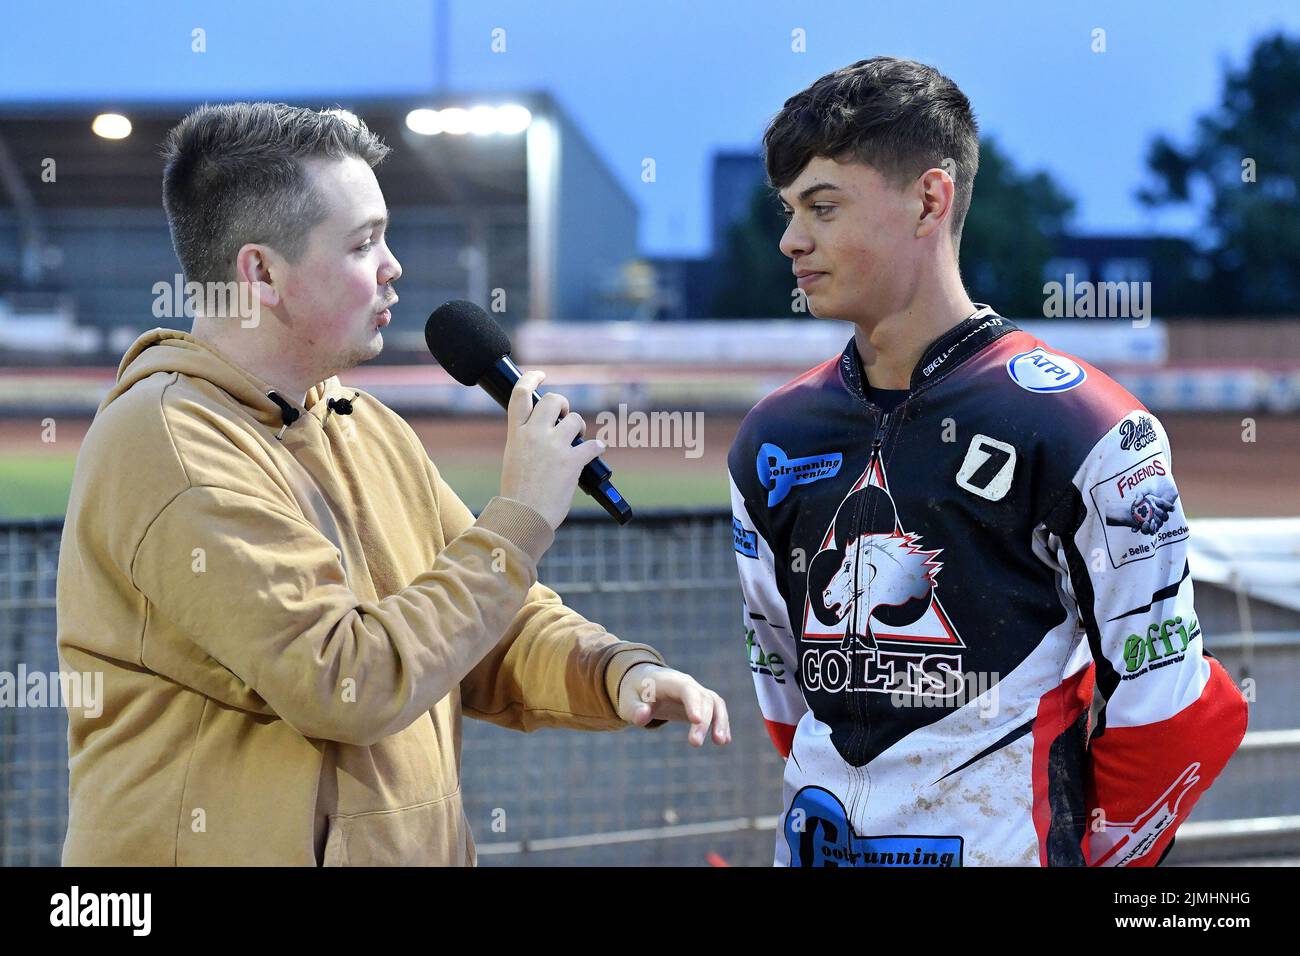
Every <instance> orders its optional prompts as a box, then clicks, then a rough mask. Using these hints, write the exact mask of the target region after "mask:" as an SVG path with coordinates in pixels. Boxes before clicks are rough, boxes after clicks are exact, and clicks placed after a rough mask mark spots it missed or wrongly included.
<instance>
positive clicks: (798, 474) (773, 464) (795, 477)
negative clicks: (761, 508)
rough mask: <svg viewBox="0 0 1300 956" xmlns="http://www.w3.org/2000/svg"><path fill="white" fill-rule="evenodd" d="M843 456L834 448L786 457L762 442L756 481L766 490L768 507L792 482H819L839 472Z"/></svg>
mask: <svg viewBox="0 0 1300 956" xmlns="http://www.w3.org/2000/svg"><path fill="white" fill-rule="evenodd" d="M843 462H844V456H843V455H842V454H841V453H840V452H838V451H836V452H831V453H830V454H827V455H810V456H809V457H807V458H787V457H786V454H785V452H784V451H782V450H781V449H780V448H778V447H777V446H776V445H773V444H770V443H768V442H764V443H763V445H762V447H761V448H759V449H758V461H757V462H756V464H757V466H758V480H759V482H760V483H761V484H762V486H763V487H764V488H766V489H767V506H768V507H769V508H771V507H774V506H775V505H778V504H780V503H781V502H782V501H784V500H785V496H786V495H788V494H789V493H790V489H791V488H793V487H794V486H795V485H806V484H808V483H809V482H813V481H821V480H822V479H823V478H830V477H833V476H834V475H837V474H839V471H840V465H841V464H843Z"/></svg>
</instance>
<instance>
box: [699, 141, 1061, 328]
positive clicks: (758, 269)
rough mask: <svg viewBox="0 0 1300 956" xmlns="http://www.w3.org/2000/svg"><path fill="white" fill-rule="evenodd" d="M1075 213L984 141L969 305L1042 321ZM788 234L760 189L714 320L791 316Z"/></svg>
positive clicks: (969, 220)
mask: <svg viewBox="0 0 1300 956" xmlns="http://www.w3.org/2000/svg"><path fill="white" fill-rule="evenodd" d="M1073 210H1074V201H1073V200H1072V199H1070V198H1069V197H1068V196H1067V195H1065V193H1064V192H1063V191H1062V190H1061V188H1060V187H1059V186H1058V185H1057V184H1056V182H1055V181H1054V180H1053V179H1052V178H1051V177H1050V176H1049V175H1048V174H1047V173H1045V172H1036V173H1029V174H1024V173H1020V172H1018V171H1017V170H1016V169H1015V167H1014V166H1013V164H1012V162H1011V159H1010V157H1008V156H1007V155H1006V154H1005V153H1004V152H1003V151H1002V150H1001V149H1000V147H999V146H998V144H997V142H996V141H995V140H993V139H992V138H989V137H986V138H985V140H984V142H983V143H982V144H981V146H980V171H979V174H978V175H977V176H976V177H975V190H974V195H973V198H972V201H971V208H970V211H969V212H968V213H967V216H966V225H965V227H964V228H963V230H962V241H961V268H962V273H963V275H964V276H965V278H966V283H967V289H968V290H969V291H970V293H971V296H972V298H974V299H976V300H978V301H981V302H988V303H990V304H991V305H993V307H994V308H996V309H997V310H998V311H999V312H1001V313H1002V314H1004V315H1008V316H1014V315H1026V314H1027V315H1040V314H1041V313H1042V308H1043V305H1042V303H1043V266H1044V265H1045V264H1046V262H1047V260H1048V259H1049V258H1051V255H1052V249H1053V243H1054V241H1055V239H1056V237H1057V236H1058V235H1059V234H1060V233H1061V231H1062V230H1063V229H1064V226H1065V222H1066V220H1067V218H1068V217H1069V215H1070V213H1071V212H1073ZM784 230H785V223H784V220H783V219H782V216H781V212H780V204H779V203H778V202H777V200H776V197H775V195H774V194H773V191H772V189H771V188H770V187H768V186H759V187H758V188H757V189H755V190H754V195H753V198H752V199H751V201H750V205H749V213H748V215H747V216H746V217H745V218H744V219H742V220H740V221H738V222H736V223H733V224H732V226H731V228H730V229H729V230H728V233H727V244H726V250H725V253H724V255H723V258H722V273H723V274H722V277H721V278H722V284H721V286H720V290H719V292H718V295H717V297H716V298H715V302H714V312H715V314H717V315H719V316H723V317H741V316H747V317H769V318H770V317H773V316H790V315H792V314H794V313H792V311H791V301H792V299H791V291H792V290H793V289H794V287H795V286H794V279H793V277H792V275H791V272H790V260H789V259H787V258H786V257H785V256H784V255H783V254H782V253H781V251H780V249H779V248H778V244H779V243H780V241H781V234H782V232H784Z"/></svg>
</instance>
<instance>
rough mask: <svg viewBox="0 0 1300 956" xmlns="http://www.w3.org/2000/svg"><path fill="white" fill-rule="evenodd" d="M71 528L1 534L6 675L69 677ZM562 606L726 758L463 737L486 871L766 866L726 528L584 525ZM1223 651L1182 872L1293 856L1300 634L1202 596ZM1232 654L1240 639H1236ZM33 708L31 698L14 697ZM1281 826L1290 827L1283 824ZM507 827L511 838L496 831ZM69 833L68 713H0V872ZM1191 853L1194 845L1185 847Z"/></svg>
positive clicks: (761, 737)
mask: <svg viewBox="0 0 1300 956" xmlns="http://www.w3.org/2000/svg"><path fill="white" fill-rule="evenodd" d="M61 531H62V520H61V519H57V518H55V519H48V520H28V521H10V522H5V523H3V524H0V673H8V674H16V673H17V672H18V670H19V667H20V666H21V667H22V668H25V670H26V671H27V673H29V674H30V673H33V672H36V671H41V672H44V673H47V674H48V673H49V672H51V671H56V670H57V669H58V656H57V651H56V646H55V634H56V627H55V607H54V598H55V572H56V569H57V566H58V549H59V540H60V535H61ZM541 578H542V580H543V581H545V582H546V583H547V584H549V585H550V586H552V587H553V588H555V589H556V590H557V591H559V593H560V594H561V595H563V597H564V599H565V601H566V603H568V604H569V605H570V606H571V607H573V608H575V609H576V610H578V611H579V612H581V613H582V614H584V615H586V616H587V617H589V618H591V619H593V620H596V621H599V622H601V623H602V624H604V625H605V626H606V627H608V628H609V629H610V630H611V631H613V632H614V633H615V634H618V635H619V636H620V637H623V638H625V639H627V640H632V641H641V642H645V643H648V644H651V645H653V646H654V647H656V648H658V649H659V650H660V651H661V652H662V653H663V654H664V656H665V657H666V658H667V659H668V661H669V662H670V663H671V664H672V665H673V666H676V667H679V668H681V669H683V670H686V671H688V672H690V673H692V674H694V675H695V676H696V678H697V679H699V680H700V682H701V683H703V684H705V685H706V686H708V687H711V688H713V689H715V690H717V691H718V692H719V693H721V694H722V695H723V697H724V698H725V699H726V701H727V704H728V707H729V709H730V712H731V717H732V731H733V741H732V743H731V744H730V745H729V746H727V747H722V748H717V747H714V746H713V745H711V744H710V745H707V746H705V747H703V748H700V749H696V748H693V747H690V746H688V745H687V744H686V742H685V730H684V728H683V727H682V726H681V725H674V724H669V725H667V726H665V727H663V728H661V729H659V730H656V731H650V732H641V731H634V730H628V731H624V732H621V733H580V732H575V731H564V730H541V731H537V732H536V733H533V734H519V733H513V732H511V731H507V730H502V729H500V728H497V727H494V726H492V725H489V724H484V723H480V722H478V721H472V720H467V721H466V722H465V733H464V767H463V782H462V791H463V794H464V797H465V804H466V813H467V815H468V817H469V820H470V824H471V826H472V828H473V830H474V834H475V838H476V841H477V842H478V845H479V859H480V863H481V864H482V865H485V866H492V865H503V864H506V865H510V864H533V865H555V864H591V865H620V864H622V865H626V864H632V865H655V864H676V865H701V864H705V863H706V862H709V861H710V860H711V859H716V858H715V857H714V856H713V855H714V854H716V857H720V858H721V859H722V860H725V861H726V862H728V863H731V864H735V865H765V864H768V863H770V862H771V859H772V847H773V840H774V832H773V828H774V825H775V817H774V816H773V815H774V814H775V813H776V812H777V810H778V809H779V807H778V802H779V799H780V781H781V772H782V763H781V760H780V758H779V757H778V756H777V755H776V752H775V751H774V749H773V748H772V746H771V744H770V743H769V742H768V739H767V736H766V733H765V732H764V730H763V723H762V720H761V718H760V716H759V713H758V708H757V706H756V704H755V702H754V693H753V689H752V685H751V679H750V675H749V669H748V667H746V666H745V661H744V657H743V654H744V651H743V643H742V639H741V633H742V632H741V627H740V623H741V609H740V592H739V587H738V584H737V581H736V576H735V563H734V556H733V554H732V539H731V519H730V515H729V514H728V513H726V512H716V511H711V512H681V511H678V512H671V513H669V512H661V513H657V514H641V515H638V517H637V520H636V521H635V522H633V523H632V524H631V525H629V526H627V527H626V528H621V529H620V528H616V527H615V526H614V525H613V524H612V523H611V522H609V521H608V519H606V518H605V517H604V516H603V515H583V514H578V515H573V516H571V517H570V519H569V520H568V521H567V522H566V523H565V525H564V527H563V528H562V529H561V530H560V533H559V535H557V537H556V542H555V544H554V545H553V546H552V547H551V549H550V550H549V551H548V552H547V554H546V556H545V557H544V559H543V561H542V566H541ZM1197 593H1198V600H1197V604H1198V614H1199V616H1200V618H1201V621H1202V625H1203V627H1204V629H1205V632H1206V633H1207V635H1216V634H1217V635H1219V636H1218V637H1217V638H1211V640H1210V645H1211V648H1212V649H1213V650H1214V651H1215V653H1216V654H1218V656H1219V657H1220V659H1221V660H1223V662H1224V664H1225V666H1227V667H1228V669H1229V672H1230V673H1231V674H1232V675H1233V677H1234V678H1235V679H1237V680H1239V681H1240V680H1241V679H1242V678H1243V677H1245V676H1254V677H1255V678H1256V680H1257V684H1258V699H1257V701H1256V703H1255V704H1254V705H1253V707H1252V713H1251V734H1250V735H1248V737H1247V744H1246V745H1245V746H1243V748H1242V751H1241V752H1240V753H1239V754H1238V756H1237V757H1236V758H1234V760H1233V762H1232V763H1231V764H1230V765H1229V767H1228V769H1227V770H1226V771H1225V773H1224V775H1223V777H1222V778H1221V779H1220V781H1219V782H1217V783H1216V785H1215V787H1214V788H1212V789H1211V791H1210V792H1209V794H1207V796H1206V797H1205V798H1204V799H1203V800H1202V801H1201V802H1200V803H1199V804H1198V805H1197V808H1196V811H1195V812H1194V813H1193V817H1192V822H1190V823H1189V824H1188V825H1187V826H1185V827H1184V828H1183V831H1181V832H1180V837H1179V845H1178V846H1177V847H1176V848H1175V851H1174V854H1172V855H1171V857H1170V860H1171V862H1176V861H1177V860H1179V859H1206V860H1210V859H1214V860H1232V859H1242V858H1245V857H1251V856H1260V855H1266V854H1269V853H1272V854H1277V853H1286V852H1291V853H1300V798H1297V797H1296V796H1295V795H1296V794H1300V732H1297V731H1295V730H1293V729H1292V728H1300V697H1298V696H1297V695H1295V694H1294V687H1295V686H1296V681H1297V680H1300V635H1297V633H1296V632H1295V630H1294V629H1293V628H1292V627H1291V625H1292V623H1293V622H1292V620H1291V618H1292V617H1293V616H1291V615H1288V616H1287V618H1286V619H1285V620H1284V619H1281V618H1278V619H1272V618H1269V617H1268V616H1267V615H1268V611H1267V609H1263V610H1261V611H1259V612H1257V614H1256V618H1257V620H1259V621H1261V622H1262V623H1263V624H1264V626H1265V627H1272V628H1275V629H1276V630H1273V631H1271V632H1270V633H1249V634H1246V635H1244V636H1242V635H1240V634H1236V633H1235V632H1236V631H1237V630H1239V626H1238V625H1239V622H1238V620H1237V609H1238V607H1239V603H1240V602H1238V601H1237V600H1236V599H1235V598H1234V597H1233V596H1232V595H1231V594H1227V593H1222V592H1221V593H1216V592H1215V591H1214V590H1212V589H1202V588H1200V587H1199V586H1198V592H1197ZM1229 635H1231V636H1229ZM18 700H19V701H22V700H23V697H22V695H19V696H18ZM1288 814H1290V815H1289V816H1288ZM502 823H504V828H502V826H501V824H502ZM66 825H67V725H66V718H65V711H64V709H63V707H62V706H46V707H40V708H32V707H14V706H0V865H7V866H12V865H57V864H58V862H59V857H60V852H61V846H62V841H63V834H64V830H65V828H66ZM1184 834H1185V835H1186V837H1187V839H1186V840H1184V838H1183V835H1184Z"/></svg>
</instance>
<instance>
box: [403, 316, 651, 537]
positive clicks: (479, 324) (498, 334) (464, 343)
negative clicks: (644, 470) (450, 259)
mask: <svg viewBox="0 0 1300 956" xmlns="http://www.w3.org/2000/svg"><path fill="white" fill-rule="evenodd" d="M424 341H425V344H426V345H428V347H429V351H430V352H432V353H433V357H434V358H435V359H437V360H438V364H440V365H441V366H442V367H443V368H444V369H446V371H447V374H449V375H450V376H451V377H452V378H454V379H455V380H456V381H458V382H460V383H461V384H462V385H478V386H479V387H481V388H482V389H483V390H484V391H485V392H487V393H488V394H489V395H491V396H492V397H493V398H494V399H496V401H497V403H498V404H500V405H501V407H502V408H504V409H506V411H507V412H508V413H509V415H510V420H511V429H510V439H511V441H513V442H514V444H515V446H516V447H515V449H514V450H513V452H512V449H511V447H510V445H509V444H507V446H506V462H505V468H504V471H503V474H502V494H503V495H504V496H505V497H507V498H513V497H515V494H512V493H510V492H507V491H506V490H505V488H506V487H507V482H509V487H510V488H511V489H512V491H513V492H515V493H518V492H519V491H520V490H521V489H522V490H523V493H524V494H533V495H534V497H536V498H537V499H538V500H539V501H541V502H543V503H544V504H545V505H546V506H547V507H548V509H549V510H548V511H547V512H541V511H540V509H538V510H539V513H542V514H544V515H545V516H546V518H547V520H548V521H549V520H551V517H552V516H554V515H557V514H558V517H557V518H556V519H555V520H554V521H553V522H552V525H553V526H555V527H558V526H559V524H560V522H562V521H563V520H564V516H565V515H567V514H568V513H569V506H570V504H572V496H573V482H572V481H569V480H568V478H567V474H568V469H569V466H570V465H571V464H572V463H573V462H575V461H576V462H578V467H579V468H580V469H581V471H580V474H579V476H578V479H577V485H578V487H579V488H581V489H582V490H583V491H585V492H586V493H587V494H589V495H590V496H591V497H592V498H594V499H595V500H596V502H597V503H598V504H599V505H600V506H601V507H602V508H604V509H605V512H606V513H607V514H608V515H609V516H610V517H611V518H613V519H614V520H615V521H617V522H618V523H619V524H620V525H624V524H627V523H628V522H629V521H631V520H632V506H631V505H629V504H628V503H627V499H626V498H624V497H623V496H622V495H621V494H619V493H618V489H617V488H615V487H614V485H613V484H612V483H611V481H610V479H611V477H612V476H613V472H611V471H610V470H609V466H608V465H606V464H605V463H604V462H603V461H601V460H600V459H599V458H597V457H595V456H596V455H598V454H600V451H602V450H603V443H602V444H601V446H600V447H599V448H598V447H597V446H596V445H595V444H594V443H592V442H584V441H583V440H582V439H581V438H580V437H579V436H580V435H581V433H582V429H583V427H584V426H583V421H582V418H581V417H580V416H577V415H570V414H568V411H569V403H568V401H567V400H566V399H565V398H564V397H563V396H562V395H545V396H541V395H538V394H537V393H536V392H535V391H534V388H535V387H536V385H537V383H538V382H540V381H541V380H542V379H541V377H538V376H537V373H532V374H531V375H524V374H523V373H522V372H520V371H519V367H518V366H516V365H515V363H514V362H512V361H511V360H510V339H508V338H507V337H506V334H505V332H503V331H501V327H500V326H499V325H497V324H496V323H495V322H493V321H492V317H491V316H489V315H488V314H487V313H486V312H484V311H483V310H482V309H481V308H479V307H478V306H477V305H475V304H474V303H473V302H466V301H464V300H456V301H453V302H447V303H445V304H443V305H440V306H438V308H437V309H435V310H434V312H433V315H431V316H429V321H428V322H427V323H425V326H424ZM525 381H528V382H530V383H531V384H529V385H527V387H526V388H525V387H524V383H525ZM521 389H523V391H522V392H521ZM528 402H531V404H532V405H533V406H534V407H533V409H532V410H531V412H530V410H529V408H528V404H527V403H528ZM516 403H517V405H518V407H517V408H516ZM543 404H546V405H547V408H546V410H545V411H544V412H542V413H541V414H540V416H539V414H538V409H540V408H541V406H542V405H543ZM569 419H575V421H572V422H569V423H568V424H567V425H564V426H563V427H564V432H565V433H567V434H569V436H570V438H571V439H572V445H573V447H574V448H575V449H577V450H578V454H577V455H567V456H565V455H560V456H557V455H551V454H550V453H549V452H548V451H545V450H544V449H546V448H549V447H550V439H551V437H553V436H550V437H548V434H547V433H548V432H549V433H553V432H555V431H556V430H557V429H558V427H559V426H558V425H557V420H558V421H559V422H561V423H563V422H568V420H569ZM529 422H532V423H533V424H532V427H531V428H529V426H528V423H529ZM524 429H528V430H527V432H526V433H524ZM515 459H518V460H517V461H516V460H515ZM552 482H568V484H567V485H566V486H565V487H566V489H567V490H566V491H565V492H564V494H565V495H566V496H567V497H565V499H564V505H563V508H558V506H557V507H552V506H551V505H553V501H554V499H555V498H556V496H557V495H559V494H560V492H559V491H558V490H556V489H555V488H553V487H552ZM529 503H530V504H531V502H529Z"/></svg>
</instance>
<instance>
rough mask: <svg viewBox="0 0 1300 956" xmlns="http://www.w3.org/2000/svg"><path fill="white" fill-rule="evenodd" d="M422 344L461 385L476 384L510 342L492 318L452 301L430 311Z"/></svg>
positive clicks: (460, 301) (507, 351)
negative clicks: (431, 312) (431, 313)
mask: <svg viewBox="0 0 1300 956" xmlns="http://www.w3.org/2000/svg"><path fill="white" fill-rule="evenodd" d="M424 344H425V345H427V346H428V347H429V351H430V352H432V353H433V357H434V358H435V359H437V360H438V364H439V365H441V366H442V367H443V368H445V369H446V370H447V374H448V375H450V376H451V377H452V378H454V379H455V380H456V381H458V382H460V383H461V384H462V385H477V384H478V382H479V379H481V378H482V377H483V374H484V373H485V372H486V371H487V370H488V369H489V368H491V366H492V365H493V364H494V363H495V362H496V361H497V359H499V358H501V356H503V355H509V354H510V339H509V337H508V336H507V335H506V334H505V332H503V331H502V330H501V326H499V325H497V324H496V322H494V321H492V317H491V316H490V315H488V314H487V313H486V312H484V311H483V310H482V309H481V308H479V307H478V306H477V305H475V304H474V303H473V302H466V301H465V300H464V299H455V300H453V301H451V302H445V303H443V304H442V305H440V306H438V308H436V309H434V310H433V315H431V316H429V321H428V322H426V323H425V325H424Z"/></svg>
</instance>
